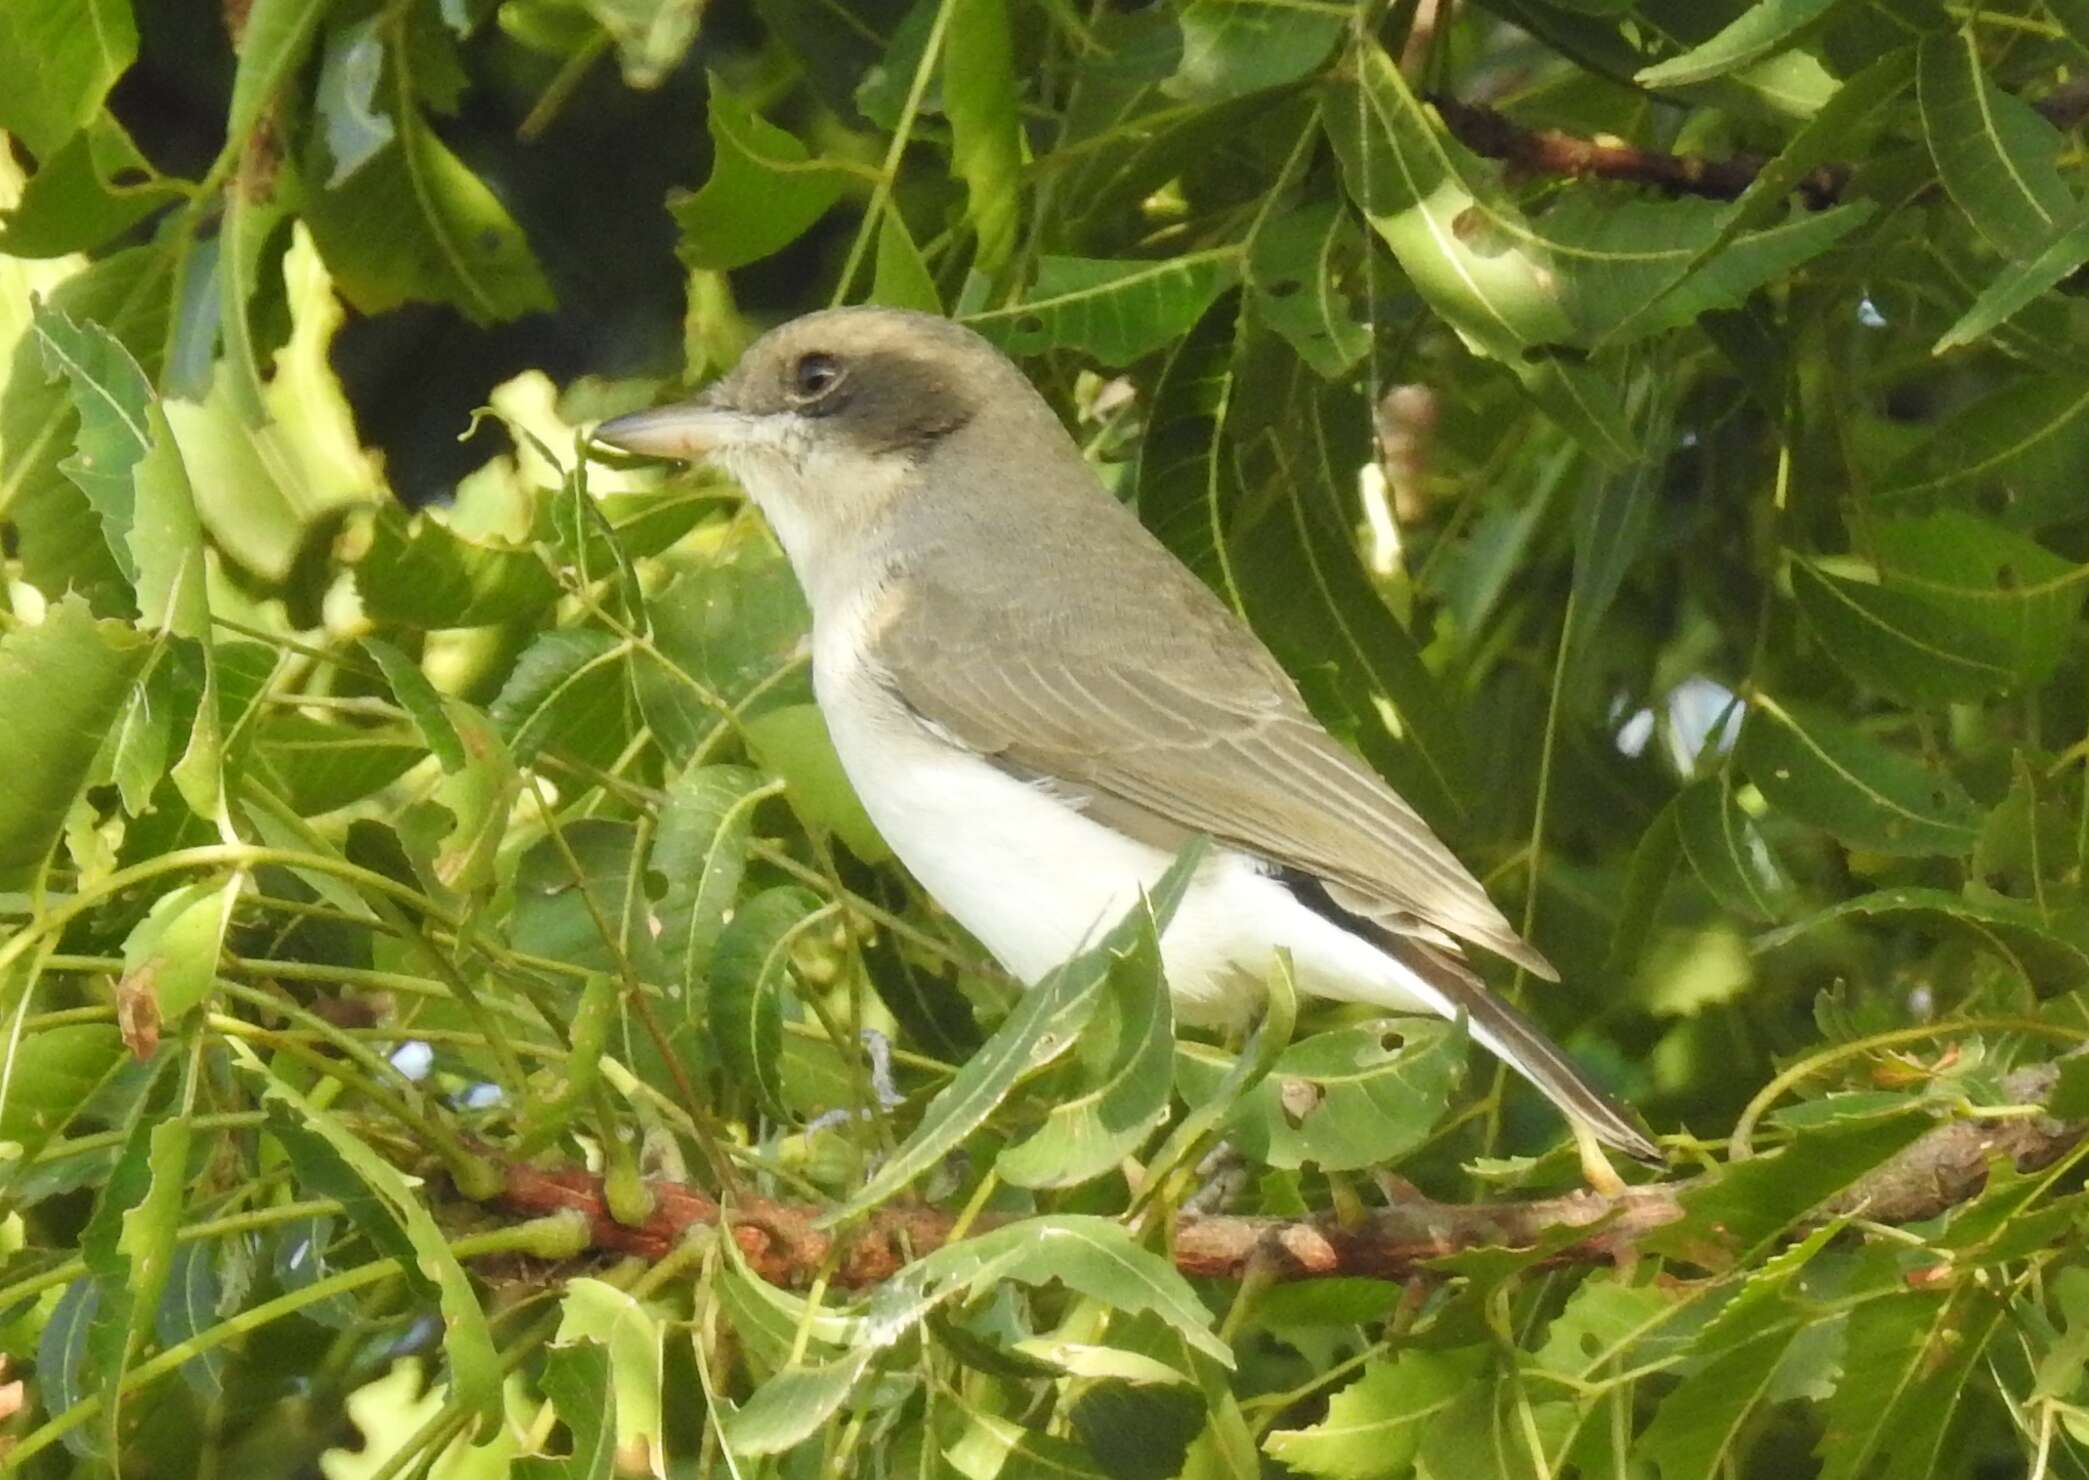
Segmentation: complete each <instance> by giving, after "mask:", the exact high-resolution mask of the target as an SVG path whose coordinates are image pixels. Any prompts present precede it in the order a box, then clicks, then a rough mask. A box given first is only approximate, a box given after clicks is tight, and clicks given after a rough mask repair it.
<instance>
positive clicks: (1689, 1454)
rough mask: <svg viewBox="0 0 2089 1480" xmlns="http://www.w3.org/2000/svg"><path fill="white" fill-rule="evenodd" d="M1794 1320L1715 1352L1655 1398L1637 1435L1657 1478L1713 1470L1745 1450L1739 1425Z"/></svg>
mask: <svg viewBox="0 0 2089 1480" xmlns="http://www.w3.org/2000/svg"><path fill="white" fill-rule="evenodd" d="M1799 1330H1800V1328H1799V1327H1798V1325H1797V1324H1793V1325H1790V1326H1784V1327H1779V1328H1776V1329H1774V1330H1772V1331H1770V1332H1769V1333H1767V1334H1765V1335H1762V1336H1758V1337H1757V1338H1756V1339H1755V1340H1753V1341H1747V1342H1742V1343H1739V1344H1738V1345H1735V1346H1732V1347H1729V1348H1728V1349H1727V1350H1725V1351H1723V1352H1721V1353H1719V1354H1718V1355H1717V1356H1715V1357H1713V1358H1712V1359H1711V1360H1710V1361H1708V1362H1706V1363H1705V1364H1704V1365H1703V1366H1701V1367H1698V1368H1696V1369H1695V1370H1694V1371H1692V1372H1690V1373H1689V1374H1688V1375H1687V1376H1685V1377H1684V1379H1683V1381H1682V1382H1681V1383H1680V1384H1678V1385H1677V1386H1676V1388H1675V1389H1674V1391H1672V1392H1670V1393H1669V1395H1668V1396H1667V1397H1665V1398H1663V1399H1662V1400H1661V1406H1660V1408H1659V1409H1658V1410H1656V1411H1655V1414H1654V1419H1653V1422H1652V1423H1650V1424H1648V1425H1647V1428H1646V1432H1645V1433H1644V1434H1643V1435H1642V1436H1641V1438H1640V1441H1639V1449H1640V1452H1642V1453H1644V1454H1645V1455H1646V1456H1647V1457H1648V1458H1649V1459H1651V1460H1653V1462H1654V1463H1655V1465H1657V1466H1658V1467H1659V1468H1660V1471H1661V1480H1700V1477H1703V1476H1707V1475H1717V1474H1719V1473H1721V1472H1722V1470H1723V1469H1726V1468H1728V1467H1730V1466H1732V1465H1733V1464H1735V1463H1737V1462H1738V1461H1739V1460H1740V1459H1741V1457H1742V1456H1743V1455H1744V1454H1746V1453H1747V1446H1746V1445H1745V1444H1744V1443H1743V1442H1742V1441H1743V1438H1744V1432H1745V1431H1744V1425H1746V1424H1747V1422H1748V1420H1749V1419H1750V1417H1752V1416H1753V1415H1754V1414H1755V1412H1756V1410H1757V1408H1758V1406H1759V1405H1760V1404H1761V1403H1762V1402H1763V1400H1764V1396H1765V1394H1767V1393H1768V1392H1769V1390H1770V1386H1771V1383H1772V1382H1773V1381H1774V1380H1775V1379H1776V1377H1777V1373H1778V1370H1779V1369H1780V1368H1781V1367H1782V1366H1783V1365H1784V1359H1785V1357H1786V1356H1787V1355H1788V1354H1789V1353H1790V1351H1791V1349H1792V1343H1793V1342H1794V1341H1795V1340H1796V1339H1797V1338H1798V1336H1799Z"/></svg>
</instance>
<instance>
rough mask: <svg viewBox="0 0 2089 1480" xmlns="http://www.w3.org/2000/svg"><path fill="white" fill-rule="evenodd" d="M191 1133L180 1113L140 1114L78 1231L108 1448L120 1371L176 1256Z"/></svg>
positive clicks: (116, 1422)
mask: <svg viewBox="0 0 2089 1480" xmlns="http://www.w3.org/2000/svg"><path fill="white" fill-rule="evenodd" d="M189 1138H190V1137H189V1123H188V1121H187V1119H186V1118H184V1117H183V1116H180V1115H172V1116H154V1115H142V1114H141V1115H140V1116H139V1117H138V1118H137V1119H136V1120H135V1121H134V1122H133V1123H132V1125H131V1128H130V1134H129V1136H128V1138H127V1140H126V1142H125V1145H124V1150H123V1154H122V1155H121V1156H120V1157H119V1158H118V1159H117V1162H116V1166H115V1168H114V1170H112V1171H111V1172H110V1173H109V1180H108V1181H107V1182H106V1183H105V1184H104V1185H103V1187H102V1192H101V1196H100V1197H99V1198H98V1199H97V1200H96V1201H95V1205H94V1213H93V1215H92V1216H91V1217H89V1219H88V1220H87V1226H86V1227H85V1228H84V1229H83V1230H81V1233H80V1253H81V1255H82V1257H83V1258H84V1259H85V1261H86V1264H87V1268H88V1271H89V1273H91V1274H92V1275H93V1276H94V1287H95V1304H94V1315H93V1318H92V1319H91V1320H90V1321H89V1322H88V1326H87V1333H86V1343H87V1357H88V1360H89V1361H91V1362H92V1363H93V1364H94V1377H95V1381H96V1382H97V1383H98V1384H99V1386H100V1390H101V1393H102V1413H103V1418H104V1421H105V1423H106V1426H107V1431H108V1446H109V1449H110V1451H111V1452H112V1453H113V1452H115V1451H116V1450H117V1449H119V1448H120V1447H121V1434H122V1412H121V1409H122V1404H121V1403H120V1401H119V1389H120V1387H121V1385H122V1382H123V1376H124V1373H125V1372H126V1371H127V1370H128V1369H129V1367H130V1363H131V1359H132V1357H133V1356H135V1355H136V1354H137V1351H138V1348H139V1345H140V1344H141V1343H142V1342H143V1341H144V1339H145V1336H146V1333H147V1332H148V1331H150V1329H151V1326H152V1317H153V1313H154V1312H155V1311H156V1310H158V1309H159V1303H160V1293H161V1291H162V1290H164V1289H165V1288H166V1284H167V1274H168V1270H169V1268H170V1264H171V1261H172V1259H173V1256H174V1234H175V1231H176V1229H177V1227H178V1226H179V1224H180V1222H181V1210H182V1192H183V1189H184V1188H185V1187H186V1185H187V1183H188V1159H189Z"/></svg>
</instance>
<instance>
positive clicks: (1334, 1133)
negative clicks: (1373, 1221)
mask: <svg viewBox="0 0 2089 1480" xmlns="http://www.w3.org/2000/svg"><path fill="white" fill-rule="evenodd" d="M1464 1047H1465V1040H1464V1038H1463V1037H1462V1036H1461V1035H1460V1034H1459V1033H1458V1032H1457V1030H1456V1029H1455V1028H1454V1027H1453V1026H1452V1025H1451V1024H1449V1023H1444V1022H1439V1021H1437V1020H1435V1019H1425V1018H1385V1019H1380V1020H1379V1021H1376V1022H1369V1023H1357V1024H1354V1025H1352V1026H1349V1027H1345V1028H1334V1029H1331V1030H1329V1031H1327V1032H1325V1033H1316V1034H1314V1035H1313V1036H1312V1037H1310V1038H1305V1039H1301V1040H1300V1041H1298V1042H1296V1043H1294V1044H1292V1045H1291V1046H1290V1047H1289V1048H1287V1049H1285V1050H1284V1052H1283V1053H1282V1054H1280V1055H1279V1056H1278V1058H1277V1061H1276V1063H1275V1065H1274V1066H1272V1068H1271V1069H1270V1071H1269V1074H1268V1077H1266V1078H1265V1079H1263V1080H1262V1082H1261V1083H1260V1084H1258V1085H1256V1086H1255V1088H1254V1089H1253V1090H1251V1091H1250V1092H1248V1093H1247V1094H1246V1095H1243V1096H1242V1097H1241V1098H1239V1099H1238V1100H1236V1101H1235V1102H1234V1105H1233V1108H1232V1110H1231V1111H1230V1112H1229V1113H1228V1115H1227V1117H1226V1139H1227V1140H1228V1141H1229V1142H1231V1143H1232V1145H1233V1146H1234V1147H1235V1148H1236V1149H1237V1150H1238V1151H1239V1152H1240V1153H1241V1154H1242V1155H1243V1156H1247V1157H1249V1158H1252V1159H1253V1160H1255V1161H1257V1162H1261V1163H1263V1164H1264V1165H1267V1166H1273V1167H1284V1168H1293V1167H1300V1166H1304V1165H1305V1164H1306V1163H1308V1162H1311V1163H1312V1164H1313V1165H1315V1166H1318V1167H1322V1168H1324V1169H1326V1170H1328V1171H1346V1170H1350V1169H1353V1168H1357V1167H1368V1166H1382V1165H1384V1164H1386V1163H1388V1162H1393V1161H1397V1160H1398V1159H1399V1158H1400V1157H1401V1156H1402V1155H1404V1154H1405V1153H1406V1152H1408V1151H1411V1150H1412V1149H1414V1147H1416V1146H1418V1145H1420V1144H1421V1142H1422V1141H1424V1140H1425V1139H1427V1137H1428V1135H1429V1132H1430V1131H1431V1130H1432V1129H1433V1128H1434V1127H1435V1125H1436V1122H1437V1121H1438V1120H1439V1119H1441V1118H1442V1116H1443V1113H1444V1110H1445V1108H1446V1107H1447V1106H1448V1105H1449V1104H1450V1102H1451V1094H1452V1091H1454V1090H1455V1089H1456V1088H1457V1087H1458V1084H1459V1082H1460V1081H1461V1080H1462V1079H1463V1078H1464V1077H1465V1053H1464ZM1231 1063H1232V1056H1231V1055H1229V1054H1226V1053H1225V1052H1223V1051H1222V1050H1219V1049H1215V1048H1208V1047H1205V1046H1204V1045H1202V1044H1196V1043H1182V1044H1179V1045H1177V1047H1176V1052H1175V1082H1176V1089H1177V1091H1178V1092H1179V1093H1180V1094H1181V1095H1182V1097H1183V1098H1184V1099H1185V1100H1187V1101H1188V1102H1189V1103H1190V1104H1192V1105H1197V1104H1202V1103H1203V1102H1205V1101H1207V1100H1209V1099H1210V1098H1211V1096H1212V1094H1213V1092H1214V1090H1215V1088H1216V1086H1217V1084H1218V1082H1219V1080H1220V1078H1221V1076H1222V1075H1223V1074H1224V1072H1225V1070H1226V1069H1227V1068H1228V1067H1229V1066H1230V1065H1231Z"/></svg>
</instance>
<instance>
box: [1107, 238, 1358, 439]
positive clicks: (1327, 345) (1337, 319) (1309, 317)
mask: <svg viewBox="0 0 2089 1480" xmlns="http://www.w3.org/2000/svg"><path fill="white" fill-rule="evenodd" d="M1365 251H1366V244H1365V242H1364V238H1363V233H1362V232H1360V231H1359V230H1358V229H1357V226H1356V222H1355V221H1354V220H1353V219H1352V218H1351V216H1350V214H1349V212H1348V211H1346V210H1344V209H1343V208H1342V203H1341V202H1340V201H1338V200H1318V201H1314V202H1312V203H1311V204H1309V205H1306V206H1304V207H1302V208H1301V209H1299V210H1295V211H1284V212H1280V213H1279V214H1277V215H1276V216H1274V217H1272V218H1271V219H1270V220H1268V221H1266V222H1264V223H1263V226H1262V230H1261V231H1260V232H1259V233H1258V234H1257V235H1256V237H1255V239H1254V243H1253V245H1252V247H1251V249H1250V250H1249V253H1248V264H1247V279H1248V288H1249V291H1250V292H1251V293H1252V295H1253V298H1254V303H1255V312H1256V313H1257V314H1258V315H1260V316H1261V318H1262V320H1263V322H1264V323H1266V324H1268V325H1269V326H1270V327H1271V328H1272V329H1274V330H1276V331H1277V332H1278V333H1279V334H1281V335H1283V336H1284V338H1285V339H1286V340H1288V341H1289V342H1290V344H1291V347H1292V348H1293V349H1294V350H1296V351H1297V352H1298V357H1299V358H1300V359H1302V360H1304V361H1305V362H1306V363H1307V364H1308V365H1311V366H1312V367H1313V369H1314V371H1315V372H1316V373H1317V374H1320V375H1323V376H1325V377H1326V378H1327V379H1329V380H1338V379H1340V378H1341V377H1342V376H1344V375H1346V374H1348V373H1349V371H1350V370H1351V369H1353V368H1354V367H1355V366H1356V364H1357V362H1358V361H1360V360H1361V359H1363V357H1364V356H1365V355H1366V354H1368V353H1369V352H1370V349H1371V331H1370V330H1369V329H1368V328H1366V327H1365V326H1364V325H1363V324H1360V323H1358V322H1357V319H1356V315H1355V313H1354V311H1353V310H1352V308H1351V305H1350V301H1349V295H1348V294H1347V293H1345V292H1344V291H1343V288H1342V278H1343V276H1344V274H1345V273H1346V272H1348V271H1349V270H1350V268H1351V267H1352V266H1353V265H1354V264H1356V263H1358V262H1360V261H1361V260H1362V258H1363V256H1364V253H1365ZM1149 435H1150V433H1149Z"/></svg>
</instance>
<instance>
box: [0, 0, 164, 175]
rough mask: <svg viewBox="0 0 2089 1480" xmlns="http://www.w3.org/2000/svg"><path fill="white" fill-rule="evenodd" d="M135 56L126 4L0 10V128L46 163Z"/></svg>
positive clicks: (27, 4) (26, 3)
mask: <svg viewBox="0 0 2089 1480" xmlns="http://www.w3.org/2000/svg"><path fill="white" fill-rule="evenodd" d="M137 54H138V27H137V22H136V21H134V20H133V19H132V18H131V7H130V3H129V0H21V3H18V4H10V5H8V6H7V7H6V8H5V10H4V11H0V70H4V71H5V73H6V75H7V77H8V85H7V87H6V89H5V90H4V92H0V129H5V130H6V131H7V132H8V133H10V134H14V135H15V136H17V137H18V138H20V139H21V141H22V142H23V143H24V144H26V145H28V146H29V148H30V149H31V150H33V151H34V152H35V153H36V154H37V155H39V156H41V157H45V158H48V157H49V156H50V155H51V154H52V153H53V152H54V151H55V150H57V149H58V147H59V146H60V145H62V144H63V143H64V142H65V141H66V139H67V138H68V137H70V136H71V134H72V132H73V130H75V129H77V128H79V127H80V126H81V125H82V124H84V123H86V122H87V120H88V119H90V118H92V117H93V116H94V114H95V111H96V110H97V109H99V108H100V107H101V105H102V99H103V98H104V97H105V96H107V94H108V91H109V88H110V87H111V86H112V85H113V84H114V83H115V81H116V79H117V78H118V77H120V76H122V75H123V73H124V71H125V69H126V68H128V67H129V66H130V64H131V62H132V60H133V59H134V58H135V57H136V56H137Z"/></svg>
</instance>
